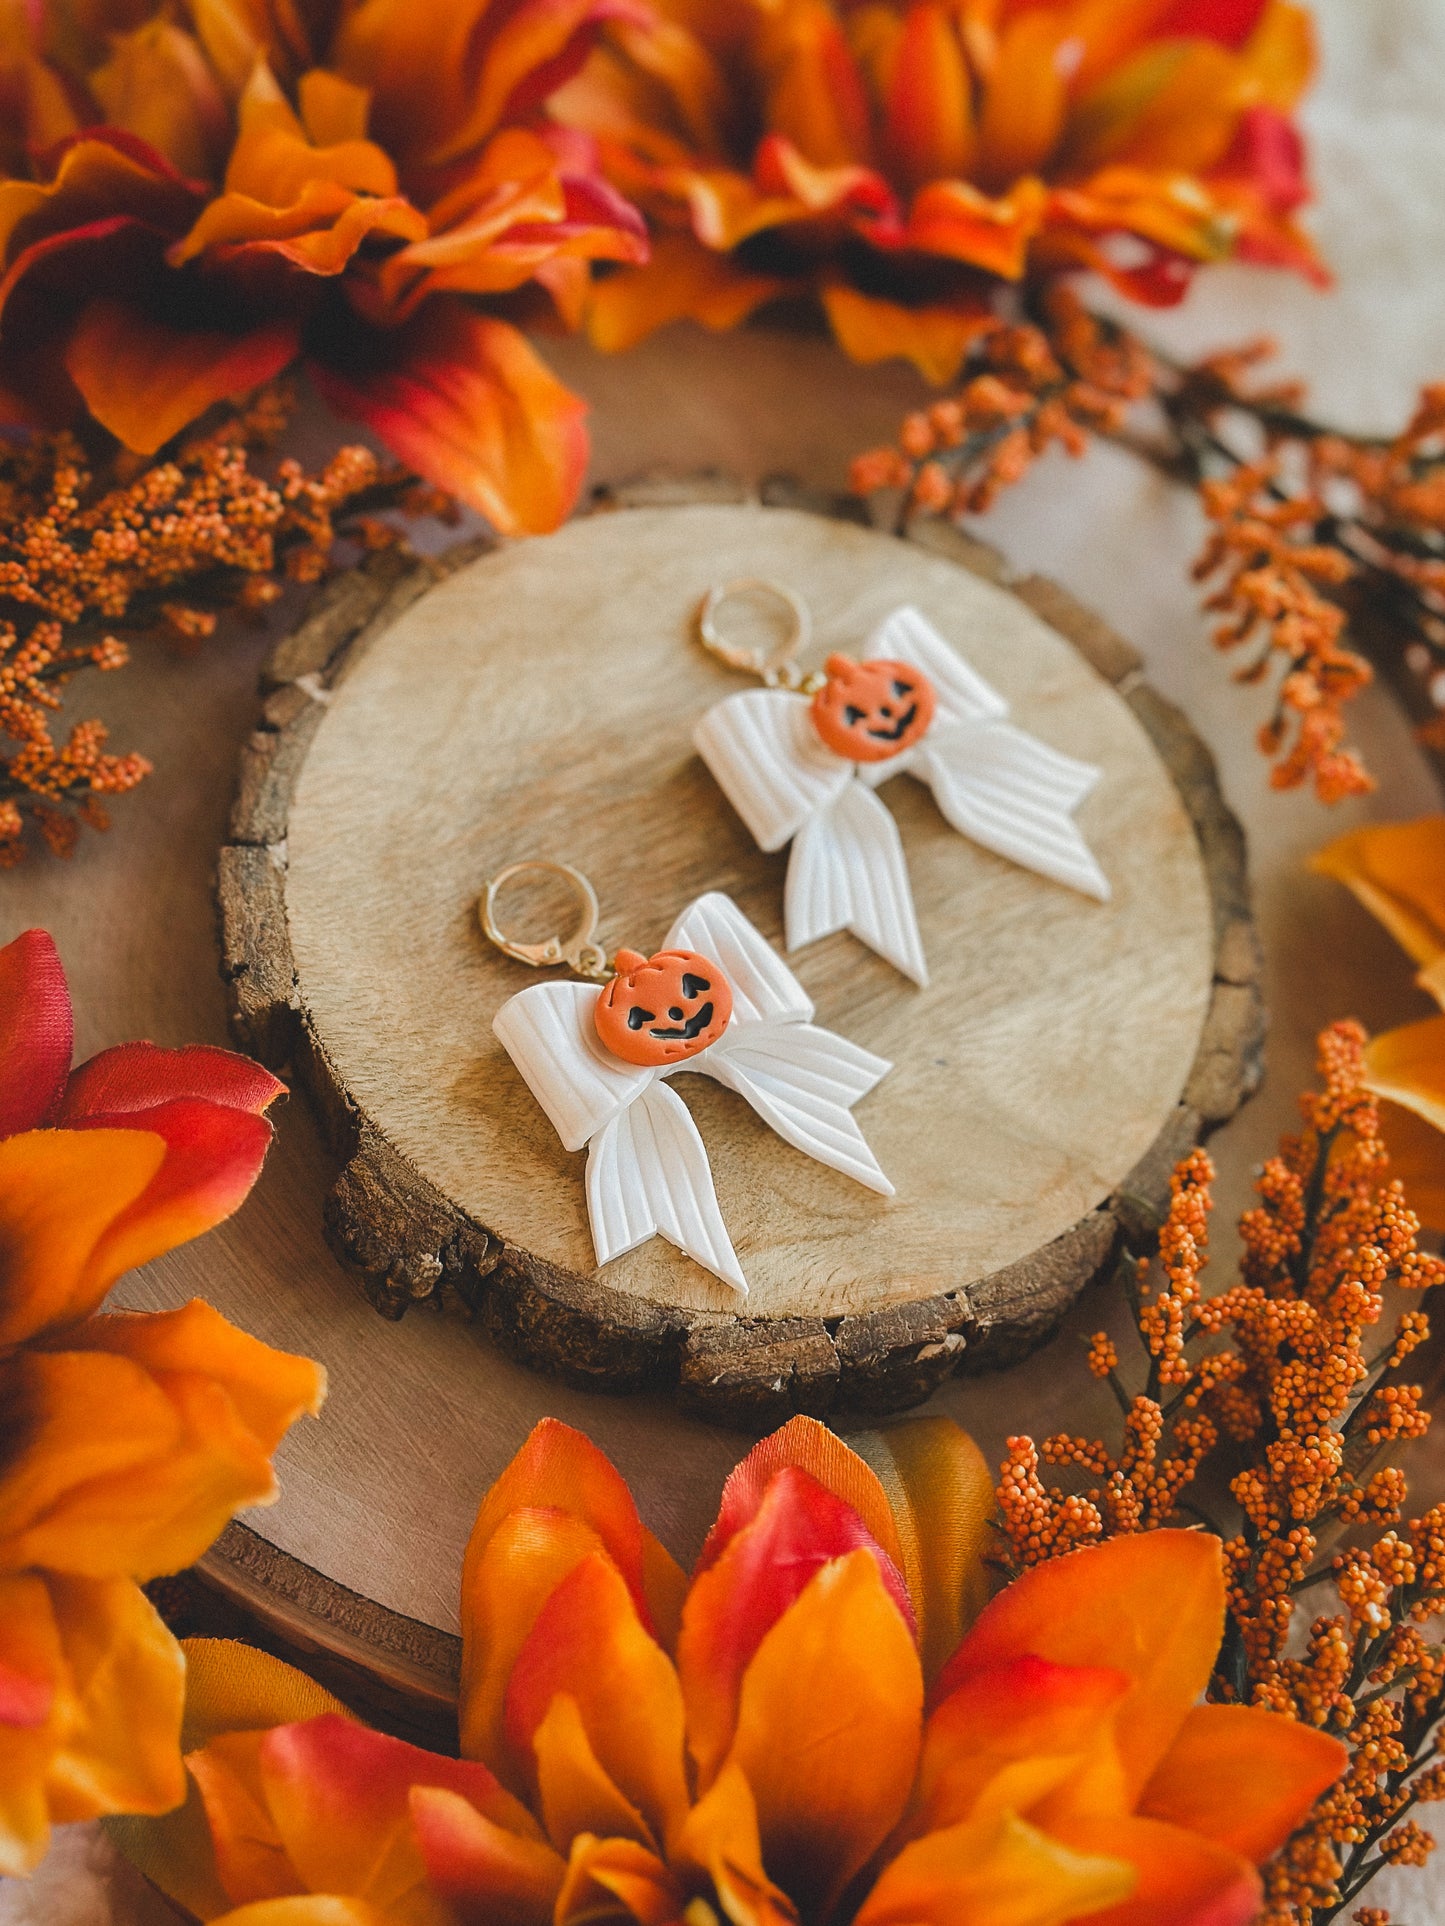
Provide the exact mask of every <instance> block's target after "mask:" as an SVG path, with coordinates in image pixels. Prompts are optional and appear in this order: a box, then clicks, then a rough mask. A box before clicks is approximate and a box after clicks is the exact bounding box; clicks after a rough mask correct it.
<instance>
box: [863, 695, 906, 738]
mask: <svg viewBox="0 0 1445 1926" xmlns="http://www.w3.org/2000/svg"><path fill="white" fill-rule="evenodd" d="M917 720H918V704H917V703H916V702H915V703H912V704H911V705H910V706H909V707H908V708H907V709H905V710H904V712H903V714H902V715H901V716H900V717H899V718H898V720H897V722H895V723H894V725H893V727H892V728H891V729H870V730H869V731H868V733H869V735H870V736H872V737H873V738H874V739H875V740H876V741H878V742H901V741H902V740H903V738H904V736H905V735H906V734H907V732H908V731H909V730H910V729H911V728H912V727H913V725H914V723H915V722H916V721H917Z"/></svg>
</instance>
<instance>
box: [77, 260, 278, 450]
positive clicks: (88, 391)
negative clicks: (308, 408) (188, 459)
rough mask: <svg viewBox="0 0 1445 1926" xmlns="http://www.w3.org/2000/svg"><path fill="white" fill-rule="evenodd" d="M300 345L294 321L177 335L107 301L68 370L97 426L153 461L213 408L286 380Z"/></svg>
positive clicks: (90, 321) (91, 315)
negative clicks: (264, 384) (282, 375)
mask: <svg viewBox="0 0 1445 1926" xmlns="http://www.w3.org/2000/svg"><path fill="white" fill-rule="evenodd" d="M298 339H299V335H298V330H297V326H296V323H295V322H294V321H287V320H276V321H268V322H265V323H264V324H263V325H262V326H260V327H257V328H253V329H251V330H250V331H249V332H248V333H245V334H222V333H220V332H218V331H217V330H215V329H211V328H177V327H172V326H171V325H170V324H169V323H168V322H165V321H162V320H160V319H159V318H158V317H157V316H155V315H151V314H143V313H142V312H141V310H140V309H139V308H136V307H132V306H131V305H130V304H129V303H127V302H125V301H118V300H114V299H111V298H110V297H108V296H105V295H101V296H98V297H97V298H96V299H95V300H93V301H90V302H88V303H87V304H86V306H85V308H84V309H83V310H82V312H81V315H80V319H79V320H78V321H77V322H76V324H75V328H74V330H73V332H72V333H71V337H70V342H69V345H68V346H67V348H66V351H65V366H66V371H67V373H68V374H69V376H70V378H71V380H72V381H73V382H74V383H75V385H76V387H77V388H79V390H80V392H81V394H82V395H83V396H84V397H85V404H86V406H87V407H88V408H89V410H90V412H91V413H92V414H93V415H94V416H95V418H96V420H97V421H98V422H100V423H101V424H102V426H103V427H106V428H108V429H109V430H110V432H111V433H112V434H113V435H114V436H115V437H116V439H117V440H118V441H122V442H124V443H125V445H126V447H127V448H130V449H133V450H134V451H135V452H136V453H137V454H141V455H153V454H154V453H155V451H156V450H157V449H158V448H159V447H160V446H161V445H162V443H164V442H167V441H169V440H170V438H171V436H172V435H177V434H179V433H180V431H181V430H182V428H185V427H187V426H188V425H189V424H190V423H191V422H193V421H194V420H195V419H196V417H197V415H201V414H204V413H205V411H206V409H207V408H209V407H210V406H211V405H212V403H213V402H217V401H226V400H229V399H230V398H231V397H232V396H233V395H239V394H244V393H246V392H247V390H249V389H251V388H255V387H258V386H259V385H260V383H261V382H263V381H269V380H271V378H272V377H273V376H274V375H278V374H280V372H281V370H282V369H283V368H284V367H286V366H287V364H288V363H289V362H290V361H292V360H293V359H294V358H295V354H296V348H297V343H298Z"/></svg>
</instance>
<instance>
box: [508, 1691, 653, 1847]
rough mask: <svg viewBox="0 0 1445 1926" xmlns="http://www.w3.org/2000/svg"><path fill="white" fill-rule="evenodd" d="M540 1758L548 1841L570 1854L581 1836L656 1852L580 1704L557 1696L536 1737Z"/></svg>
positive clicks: (540, 1796)
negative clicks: (609, 1770)
mask: <svg viewBox="0 0 1445 1926" xmlns="http://www.w3.org/2000/svg"><path fill="white" fill-rule="evenodd" d="M532 1750H533V1752H534V1753H535V1755H536V1759H537V1799H538V1803H539V1804H540V1806H541V1808H542V1822H543V1824H544V1825H545V1827H546V1829H547V1837H548V1838H549V1839H550V1840H551V1841H552V1844H553V1845H554V1846H555V1847H556V1848H557V1849H558V1851H559V1852H564V1853H565V1852H570V1851H571V1848H572V1841H573V1840H574V1839H575V1838H576V1837H577V1836H578V1834H579V1833H584V1832H586V1833H593V1834H598V1835H601V1836H602V1837H605V1838H615V1839H632V1840H635V1841H636V1842H637V1844H638V1845H640V1846H646V1847H647V1848H648V1849H649V1850H650V1851H654V1852H655V1851H656V1849H657V1839H656V1838H655V1836H654V1834H653V1832H652V1829H651V1827H650V1826H649V1825H648V1823H647V1821H646V1820H645V1819H644V1818H643V1816H642V1814H641V1813H640V1812H639V1811H638V1809H637V1807H636V1806H634V1805H633V1803H632V1801H631V1800H630V1799H628V1798H626V1797H625V1796H624V1795H623V1793H622V1792H621V1791H620V1790H619V1788H618V1786H617V1784H616V1781H615V1780H613V1779H612V1778H611V1777H610V1776H609V1774H608V1773H607V1771H606V1769H605V1768H604V1766H603V1764H602V1762H601V1760H600V1759H599V1758H598V1757H597V1754H596V1753H595V1752H594V1751H593V1749H592V1743H591V1741H590V1740H589V1739H588V1737H587V1728H586V1726H585V1725H584V1724H583V1723H582V1714H581V1712H580V1711H579V1709H578V1706H577V1701H576V1699H574V1698H573V1697H572V1696H571V1694H570V1693H568V1692H559V1693H558V1694H557V1696H556V1697H555V1698H554V1699H553V1701H552V1703H551V1705H550V1706H549V1707H548V1708H547V1712H546V1715H545V1717H544V1718H543V1720H542V1723H541V1724H540V1725H539V1726H538V1727H537V1730H536V1731H535V1732H534V1733H533V1734H532Z"/></svg>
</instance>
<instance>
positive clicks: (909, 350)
mask: <svg viewBox="0 0 1445 1926" xmlns="http://www.w3.org/2000/svg"><path fill="white" fill-rule="evenodd" d="M653 16H654V17H653V20H652V23H651V24H650V25H649V26H646V27H641V26H638V25H636V24H635V23H634V22H631V21H626V22H622V21H619V22H615V23H611V24H609V26H608V28H607V30H606V31H605V32H604V34H603V36H602V38H601V40H600V42H599V44H598V46H597V48H596V49H595V51H594V52H593V54H592V56H591V58H590V59H589V61H588V63H587V65H586V66H585V67H584V68H583V70H582V71H581V73H580V74H579V75H578V76H577V77H576V78H575V79H574V80H573V81H571V82H570V83H569V84H568V85H567V86H566V87H564V88H563V89H562V90H561V91H560V92H559V93H558V94H557V95H556V96H555V97H554V100H553V102H552V111H553V112H554V113H555V114H556V115H557V116H558V117H559V118H560V119H563V120H565V121H566V122H567V123H568V124H569V125H571V126H574V127H579V128H582V129H585V130H587V131H588V132H590V133H592V134H594V135H595V136H596V138H597V140H598V142H599V145H600V148H601V152H602V155H603V158H604V161H605V164H606V166H607V169H608V171H609V173H610V175H611V177H612V179H613V181H614V182H615V183H616V184H617V186H618V187H619V188H620V189H621V190H622V191H623V192H624V193H626V194H628V195H630V196H631V197H632V198H633V199H634V200H635V201H637V202H638V203H639V204H640V205H641V206H642V207H643V208H644V209H645V211H646V212H647V213H648V215H649V216H650V217H651V219H652V220H653V222H654V224H655V226H656V227H657V228H658V229H659V230H660V233H659V238H658V240H657V242H656V245H655V247H654V252H653V258H652V261H651V263H650V264H649V265H647V266H644V267H640V268H633V269H629V270H627V271H625V272H619V273H617V274H615V275H613V276H611V277H610V278H607V279H604V280H602V281H600V282H599V285H598V287H597V290H596V294H595V296H594V301H593V307H592V312H591V329H592V334H593V338H594V339H595V340H596V341H597V342H598V343H599V345H601V346H603V347H608V348H622V347H627V346H629V345H630V344H631V343H632V342H634V341H637V340H638V339H640V338H641V337H642V336H643V335H645V334H647V333H648V332H649V331H650V330H651V329H653V328H655V327H658V326H660V325H661V324H662V323H663V322H666V321H670V320H674V319H677V318H680V317H682V316H691V317H692V318H693V319H695V320H698V321H702V322H704V323H706V324H707V325H708V326H710V327H715V328H724V327H731V326H733V325H734V324H735V323H736V322H737V321H739V320H740V319H741V318H742V317H743V316H745V315H746V314H748V313H749V312H751V310H752V309H754V308H756V307H758V306H759V305H761V303H763V302H764V301H766V300H768V299H769V298H771V297H772V296H774V295H779V294H785V293H797V292H800V291H812V292H814V293H815V294H816V295H817V296H818V297H819V298H820V299H821V301H822V303H823V306H824V307H825V309H826V311H827V314H828V319H829V321H830V323H831V325H832V328H833V332H834V334H835V335H836V336H837V338H838V340H839V342H840V344H841V345H842V346H843V347H844V349H846V350H847V352H848V353H849V354H851V355H852V356H853V357H854V358H855V359H856V360H859V361H877V360H881V359H882V358H883V357H884V356H886V355H903V356H907V357H908V358H910V359H911V360H913V361H914V362H915V363H916V364H917V365H918V367H919V368H920V369H921V370H922V371H923V373H924V374H925V375H926V376H927V377H928V378H929V379H930V380H933V381H938V382H947V381H950V380H952V379H953V377H954V375H955V374H956V373H957V370H958V367H959V365H960V362H961V360H962V358H963V355H964V353H965V352H966V350H967V347H968V344H969V342H970V340H971V339H972V338H973V336H974V335H975V334H976V333H977V332H978V330H979V328H980V326H981V324H982V322H983V320H984V318H985V317H986V316H987V315H988V313H989V312H990V310H991V306H992V303H993V301H994V299H995V298H996V296H997V294H998V292H999V290H1000V288H1001V287H1002V286H1003V285H1005V284H1007V283H1017V282H1018V281H1020V280H1021V279H1022V278H1023V277H1024V276H1025V275H1037V274H1041V273H1044V274H1046V273H1051V272H1054V271H1057V270H1060V269H1066V268H1077V267H1087V268H1094V269H1097V270H1099V271H1100V272H1102V273H1104V274H1106V275H1107V276H1108V277H1109V278H1110V279H1111V280H1112V281H1113V282H1114V283H1115V285H1116V286H1118V287H1120V288H1122V289H1123V290H1124V291H1125V292H1126V293H1127V294H1129V295H1131V296H1133V297H1134V298H1136V299H1138V300H1142V301H1147V302H1150V303H1154V304H1158V305H1165V304H1168V303H1171V302H1174V301H1177V300H1179V299H1180V297H1181V296H1182V295H1183V293H1184V291H1185V289H1186V287H1187V286H1188V283H1189V279H1190V276H1191V274H1192V273H1193V271H1194V269H1195V268H1196V267H1197V266H1198V265H1199V264H1200V263H1202V262H1208V261H1219V260H1224V259H1228V258H1234V259H1239V260H1251V261H1258V262H1264V263H1268V264H1270V265H1276V266H1290V267H1296V268H1300V269H1302V270H1303V271H1304V272H1306V273H1308V274H1310V275H1312V276H1314V277H1315V278H1316V279H1319V278H1321V270H1320V268H1319V265H1318V262H1317V260H1316V257H1315V255H1314V252H1313V250H1312V248H1311V246H1310V243H1309V241H1308V239H1307V238H1306V236H1305V235H1304V234H1303V232H1302V231H1301V230H1300V228H1299V227H1298V226H1297V224H1296V222H1295V219H1294V216H1295V213H1296V211H1297V210H1298V208H1299V207H1300V205H1301V204H1302V203H1303V202H1304V201H1305V200H1306V199H1307V197H1308V192H1307V188H1306V185H1305V177H1304V155H1303V148H1302V145H1301V142H1300V138H1299V135H1298V133H1297V132H1296V130H1295V127H1294V123H1293V121H1292V119H1291V114H1292V112H1293V109H1294V107H1295V104H1296V102H1297V101H1298V99H1299V97H1300V95H1301V94H1302V93H1303V91H1304V89H1305V87H1306V86H1307V85H1308V82H1309V79H1310V76H1311V73H1312V71H1313V67H1314V58H1315V55H1314V40H1313V32H1312V28H1311V23H1310V18H1309V15H1308V14H1307V13H1306V12H1305V10H1304V9H1303V8H1302V7H1300V6H1296V5H1293V4H1291V0H653Z"/></svg>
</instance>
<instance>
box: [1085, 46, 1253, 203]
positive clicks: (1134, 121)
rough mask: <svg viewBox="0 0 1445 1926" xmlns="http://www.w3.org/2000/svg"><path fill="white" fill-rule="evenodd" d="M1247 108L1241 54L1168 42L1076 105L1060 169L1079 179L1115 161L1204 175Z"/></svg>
mask: <svg viewBox="0 0 1445 1926" xmlns="http://www.w3.org/2000/svg"><path fill="white" fill-rule="evenodd" d="M1249 101H1250V95H1249V92H1248V90H1247V89H1246V88H1245V86H1244V82H1243V77H1242V74H1241V69H1240V62H1239V60H1238V58H1237V57H1236V56H1235V55H1233V54H1231V53H1229V52H1227V51H1226V50H1225V49H1224V48H1222V47H1220V46H1217V45H1216V44H1214V43H1213V42H1211V41H1207V40H1171V41H1163V42H1161V43H1159V44H1157V45H1154V46H1149V47H1146V48H1144V49H1143V50H1142V51H1141V52H1140V53H1138V54H1136V55H1135V56H1134V58H1133V59H1132V60H1130V61H1128V62H1126V63H1125V65H1124V66H1122V67H1121V68H1119V69H1118V70H1117V71H1116V72H1114V73H1113V74H1111V75H1110V76H1109V77H1108V79H1106V80H1104V81H1103V82H1101V83H1100V85H1099V86H1098V87H1096V88H1095V89H1094V90H1093V91H1092V92H1091V93H1089V94H1087V95H1086V96H1085V97H1084V98H1083V99H1082V100H1080V101H1079V102H1078V104H1077V106H1076V107H1075V109H1074V111H1073V113H1072V114H1071V116H1070V119H1069V130H1068V138H1067V141H1066V143H1065V148H1064V153H1063V156H1062V160H1061V164H1062V165H1063V166H1065V167H1067V168H1068V170H1069V171H1070V172H1071V173H1075V174H1086V173H1089V172H1091V171H1092V170H1093V169H1094V168H1097V167H1102V166H1104V165H1105V164H1106V163H1107V162H1111V161H1112V162H1116V163H1120V162H1122V163H1125V164H1128V165H1131V166H1134V167H1142V168H1151V169H1160V170H1164V169H1173V170H1176V171H1178V172H1180V173H1185V174H1195V173H1200V172H1203V171H1204V170H1205V169H1206V168H1209V167H1212V166H1213V165H1214V163H1215V162H1216V161H1218V160H1219V159H1220V158H1221V157H1222V156H1223V154H1224V153H1225V152H1226V150H1227V149H1228V147H1229V143H1230V140H1231V139H1232V137H1233V134H1234V130H1235V126H1236V124H1237V122H1238V119H1239V114H1240V111H1241V109H1242V108H1243V107H1245V106H1247V105H1248V104H1249Z"/></svg>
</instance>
